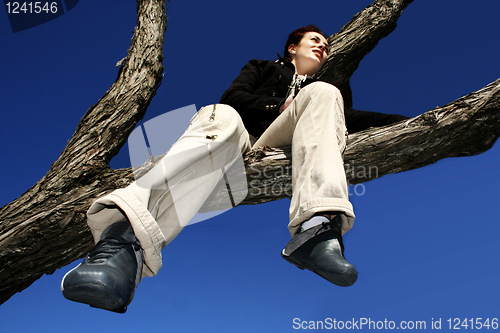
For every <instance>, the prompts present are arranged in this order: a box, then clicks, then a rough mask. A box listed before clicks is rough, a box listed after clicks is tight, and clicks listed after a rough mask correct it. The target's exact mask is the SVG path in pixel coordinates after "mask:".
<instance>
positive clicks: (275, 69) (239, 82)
mask: <svg viewBox="0 0 500 333" xmlns="http://www.w3.org/2000/svg"><path fill="white" fill-rule="evenodd" d="M294 73H295V67H294V65H293V64H292V63H291V62H290V61H288V60H286V59H283V58H281V57H279V56H278V60H276V61H274V62H273V61H268V60H257V59H253V60H250V61H249V62H248V63H247V64H246V65H245V67H243V69H242V70H241V72H240V74H239V75H238V77H236V79H235V80H234V81H233V83H231V85H230V86H229V88H228V89H227V90H226V91H225V92H224V94H223V95H222V97H221V99H220V103H222V104H228V105H230V106H232V107H233V108H235V109H236V111H238V113H239V114H240V116H241V118H242V119H243V123H244V124H245V127H246V129H247V130H248V132H249V133H250V134H252V135H253V136H255V137H259V136H260V135H261V134H262V133H263V132H264V130H265V129H266V128H267V126H269V124H271V122H273V120H274V119H276V117H278V115H279V107H280V106H281V104H282V103H283V102H284V99H285V96H286V94H287V91H288V85H289V84H290V83H291V81H292V78H293V75H294ZM344 111H345V118H346V126H347V131H348V132H349V133H354V132H359V131H362V130H364V129H367V128H369V127H379V126H384V125H388V124H392V123H395V122H398V121H400V120H403V119H407V118H408V117H405V116H401V115H395V114H385V113H378V112H367V111H359V110H353V109H346V110H344Z"/></svg>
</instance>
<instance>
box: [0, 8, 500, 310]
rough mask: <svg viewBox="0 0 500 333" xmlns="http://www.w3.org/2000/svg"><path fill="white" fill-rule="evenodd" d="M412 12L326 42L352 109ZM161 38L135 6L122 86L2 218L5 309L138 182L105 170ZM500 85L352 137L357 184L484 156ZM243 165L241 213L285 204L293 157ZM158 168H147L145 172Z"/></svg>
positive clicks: (146, 95) (377, 13)
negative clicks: (92, 217) (368, 72)
mask: <svg viewBox="0 0 500 333" xmlns="http://www.w3.org/2000/svg"><path fill="white" fill-rule="evenodd" d="M409 3H411V1H410V0H399V1H396V0H377V1H375V2H374V3H373V4H372V5H370V6H369V7H368V8H367V9H365V10H363V11H362V12H360V13H359V14H357V15H356V16H355V17H354V18H353V19H352V20H351V22H349V23H348V24H347V25H346V26H345V27H344V28H342V30H341V31H340V32H339V33H337V34H335V35H333V36H331V37H330V40H331V44H332V45H335V46H332V52H331V55H330V58H329V61H328V63H327V65H326V66H325V67H324V69H323V71H322V72H321V78H322V79H324V80H327V81H328V82H331V83H333V84H335V85H337V86H338V87H339V88H340V89H341V90H342V91H343V93H344V97H346V96H347V98H346V99H347V100H348V101H349V102H350V104H349V103H346V104H347V105H348V106H350V105H352V98H351V95H350V94H351V93H350V88H349V78H350V76H351V75H352V73H354V71H355V70H356V68H357V67H358V64H359V62H360V61H361V60H362V58H363V57H364V56H365V55H366V54H367V53H368V52H369V51H370V50H372V49H373V48H374V47H375V45H376V44H377V42H378V41H379V40H380V39H381V38H383V37H385V36H386V35H387V34H389V33H390V32H391V31H392V30H393V29H394V27H395V24H396V21H397V19H398V17H399V16H400V15H401V12H402V10H403V9H404V8H405V7H406V6H407V5H408V4H409ZM164 31H165V7H164V1H160V0H138V20H137V27H136V31H135V34H134V38H133V40H132V43H131V47H130V49H129V53H128V56H127V57H126V58H125V59H124V60H123V65H122V67H121V68H120V71H119V75H118V78H117V80H116V82H115V83H114V84H113V86H112V87H111V88H110V90H109V91H108V92H106V94H105V95H104V96H103V97H102V98H101V99H100V100H99V101H98V102H97V104H96V105H95V106H92V107H91V108H90V109H89V110H88V111H87V113H86V114H85V116H84V117H83V118H82V120H81V121H80V124H79V125H78V127H77V129H76V131H75V134H74V136H73V138H72V139H71V141H70V142H69V143H68V146H67V147H66V148H65V150H64V151H63V153H62V154H61V156H60V158H59V159H58V160H57V161H56V162H55V163H54V164H53V165H52V167H51V169H50V171H49V172H48V173H47V175H46V176H45V177H43V178H42V179H41V180H40V181H39V182H38V183H37V184H35V185H34V186H33V187H32V188H31V189H30V190H28V191H27V192H26V193H25V194H23V195H22V196H21V197H19V198H18V199H16V200H14V201H13V202H11V203H10V204H8V205H6V206H4V207H3V208H1V209H0V221H1V222H0V303H3V302H4V301H6V300H7V299H9V298H10V297H11V296H12V295H13V294H15V293H16V292H18V291H21V290H23V289H25V288H26V287H28V286H29V285H30V284H31V283H32V282H34V281H35V280H36V279H38V278H39V277H40V276H42V275H43V274H46V273H50V272H52V271H54V270H55V269H57V268H60V267H63V266H65V265H67V264H69V263H70V262H72V261H74V260H76V259H78V258H80V257H83V256H84V255H85V253H86V252H87V251H88V250H89V248H90V247H91V245H92V237H91V235H90V232H89V230H88V228H87V226H86V219H85V212H86V211H87V209H88V207H89V206H90V204H91V203H92V201H93V200H95V199H96V198H97V197H99V196H101V195H102V194H104V193H107V192H110V191H112V190H114V189H116V188H121V187H125V186H127V185H128V184H129V183H130V182H132V181H133V175H132V171H131V169H121V170H111V169H110V168H109V166H108V162H109V160H110V159H111V158H112V157H113V156H114V155H115V154H116V153H117V152H118V150H119V149H120V148H121V147H122V146H123V144H124V143H125V141H126V139H127V137H128V135H129V133H130V132H131V130H132V129H133V128H134V126H135V124H136V123H137V122H138V121H139V120H140V119H141V118H142V117H143V115H144V112H145V111H146V108H147V106H148V105H149V103H150V101H151V99H152V98H153V96H154V94H155V92H156V89H157V88H158V85H159V84H160V82H161V73H162V71H163V67H162V64H161V61H162V58H163V56H162V47H163V35H164ZM499 84H500V81H498V80H497V81H495V82H494V83H492V84H491V85H489V86H487V87H485V88H484V89H481V90H479V91H478V92H475V93H472V94H470V95H468V96H466V97H464V98H462V99H459V100H457V101H455V102H453V103H450V104H448V105H446V106H444V107H442V108H438V109H435V110H431V111H429V112H427V113H425V114H423V115H421V116H419V117H416V118H414V119H412V120H409V121H405V122H403V123H400V124H395V125H392V126H389V127H384V128H379V129H368V130H366V131H364V132H361V133H357V134H355V135H352V136H351V137H350V139H349V140H348V148H347V151H346V154H345V161H346V167H347V171H348V172H347V175H348V177H349V178H350V182H351V183H358V182H362V181H366V180H369V179H371V178H373V177H371V176H370V173H368V177H361V178H359V177H358V178H356V176H358V175H359V173H358V172H355V177H352V175H351V173H350V172H349V167H351V168H354V170H356V171H357V170H358V169H356V168H358V167H365V168H369V167H370V166H375V167H376V168H377V171H378V175H377V176H379V177H380V176H382V175H384V174H387V173H395V172H401V171H404V170H409V169H412V168H417V167H421V166H424V165H427V164H430V163H434V162H435V161H437V160H439V159H441V158H445V157H450V156H463V155H471V154H477V153H480V152H482V151H484V150H486V149H488V148H489V147H491V145H492V144H493V143H494V141H495V140H496V138H498V136H499V132H500V129H499V128H500V125H499V124H500V122H499V110H500V103H499V99H500V97H499V93H498V90H499ZM471 138H473V139H471ZM273 156H274V157H273ZM264 157H265V158H264ZM246 160H247V171H248V175H247V177H248V180H249V184H250V185H249V190H250V192H249V195H248V196H247V198H246V199H245V201H244V202H243V203H242V204H256V203H260V202H266V201H272V200H277V199H280V198H282V197H285V196H286V194H287V190H286V189H287V187H289V184H290V175H291V174H290V173H289V172H288V173H287V172H286V170H288V169H289V167H290V160H289V156H288V157H287V156H286V155H285V154H283V152H282V151H281V150H278V149H260V150H257V151H252V152H251V153H250V154H248V155H247V156H246ZM153 163H154V161H150V162H149V163H148V164H147V165H145V166H144V171H145V170H147V168H148V167H150V166H151V165H152V164H153ZM272 170H275V171H276V170H277V171H278V174H276V173H275V174H273V175H271V176H270V177H267V176H265V175H264V174H263V172H264V171H266V175H269V174H272ZM259 173H260V175H259ZM275 184H278V185H275ZM277 186H279V187H277ZM276 188H280V189H282V190H281V194H280V195H274V194H276V193H273V191H274V192H276Z"/></svg>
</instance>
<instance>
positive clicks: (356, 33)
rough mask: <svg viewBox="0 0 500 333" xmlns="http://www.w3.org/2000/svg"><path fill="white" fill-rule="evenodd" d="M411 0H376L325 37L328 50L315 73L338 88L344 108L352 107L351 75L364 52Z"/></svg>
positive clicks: (386, 32)
mask: <svg viewBox="0 0 500 333" xmlns="http://www.w3.org/2000/svg"><path fill="white" fill-rule="evenodd" d="M412 2H413V0H377V1H375V2H373V3H372V4H371V5H370V6H368V7H366V8H365V9H363V10H362V11H361V12H359V13H358V14H356V15H355V16H354V17H353V18H352V20H351V21H349V23H347V24H346V25H345V26H344V27H342V29H340V31H339V32H337V33H336V34H334V35H331V36H330V37H329V38H328V44H329V45H330V54H329V56H328V60H327V61H326V63H325V65H324V66H323V68H322V69H321V70H320V71H319V72H318V73H317V74H316V76H317V77H319V78H320V79H321V80H323V81H326V82H329V83H331V84H333V85H334V86H336V87H337V88H339V89H340V91H341V92H342V97H343V98H344V104H345V107H346V108H350V107H352V92H351V86H350V82H349V81H350V79H351V76H352V75H353V74H354V72H355V71H356V69H357V68H358V66H359V63H360V62H361V60H363V58H364V57H365V55H367V54H368V53H370V52H371V51H372V50H373V49H374V48H375V46H377V44H378V42H379V41H380V40H381V39H382V38H384V37H386V36H388V35H389V34H390V33H391V32H392V31H393V30H394V29H396V22H397V20H398V19H399V17H400V16H401V14H402V13H403V10H404V9H405V8H406V7H408V5H409V4H410V3H412Z"/></svg>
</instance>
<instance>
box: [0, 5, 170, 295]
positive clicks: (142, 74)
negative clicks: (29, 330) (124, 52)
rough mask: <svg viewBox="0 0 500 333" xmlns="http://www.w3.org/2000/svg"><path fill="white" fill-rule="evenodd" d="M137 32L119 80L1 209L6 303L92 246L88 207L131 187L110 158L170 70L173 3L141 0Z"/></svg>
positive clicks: (1, 278) (0, 272)
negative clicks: (168, 11)
mask: <svg viewBox="0 0 500 333" xmlns="http://www.w3.org/2000/svg"><path fill="white" fill-rule="evenodd" d="M137 13H138V19H137V26H136V29H135V34H134V37H133V39H132V42H131V47H130V49H129V51H128V56H127V58H126V59H124V61H123V66H122V67H121V68H120V70H119V74H118V78H117V79H116V81H115V83H114V84H113V85H112V87H111V88H110V89H109V90H108V91H107V92H106V93H105V94H104V96H103V97H102V98H101V99H100V100H99V101H98V102H97V104H96V105H93V106H92V107H90V109H89V110H88V111H87V113H86V114H85V115H84V116H83V118H82V120H81V121H80V123H79V124H78V127H77V128H76V131H75V133H74V135H73V137H72V138H71V140H70V142H69V143H68V145H67V146H66V148H65V149H64V151H63V152H62V154H61V156H60V157H59V158H58V160H57V161H56V162H54V163H53V164H52V167H51V169H50V170H49V172H48V173H47V175H45V176H44V177H43V178H42V179H41V180H40V181H38V182H37V184H35V185H34V186H33V187H32V188H31V189H29V190H28V191H27V192H26V193H24V194H23V195H22V196H21V197H19V198H18V199H17V200H15V201H13V202H11V203H10V204H8V205H6V206H4V207H3V208H2V209H1V210H0V221H1V224H0V303H2V302H4V301H5V300H7V299H8V298H9V297H11V296H12V295H13V294H14V293H16V292H18V291H21V290H23V289H25V288H26V287H28V286H29V285H30V284H31V283H33V281H35V280H36V279H38V278H39V277H40V276H42V275H43V274H44V273H49V272H51V271H54V270H55V269H57V268H59V267H62V266H64V265H67V264H69V263H70V262H72V261H73V260H75V259H76V258H78V257H82V256H83V255H84V253H85V252H86V251H87V249H88V247H89V246H90V245H91V243H92V240H91V236H90V234H89V232H88V229H87V227H86V218H85V211H86V210H87V208H88V207H89V206H90V204H91V202H92V200H93V199H94V198H95V197H97V196H99V194H101V193H103V192H105V191H108V190H110V189H112V188H119V187H123V186H126V184H127V183H128V182H127V181H126V180H124V179H123V178H121V176H122V174H123V172H115V171H112V170H111V169H110V168H109V167H108V162H109V160H110V159H111V158H112V157H113V156H114V155H116V153H117V152H118V151H119V149H120V148H121V147H122V146H123V145H124V144H125V142H126V140H127V138H128V136H129V134H130V132H131V131H132V130H133V128H134V127H135V125H136V124H137V122H138V121H139V120H140V119H141V118H142V117H143V116H144V114H145V112H146V109H147V107H148V105H149V103H150V102H151V99H152V98H153V96H154V95H155V93H156V90H157V88H158V86H159V85H160V82H161V78H162V72H163V65H162V60H163V53H162V49H163V38H164V33H165V29H166V19H165V3H164V1H162V0H139V1H138V7H137Z"/></svg>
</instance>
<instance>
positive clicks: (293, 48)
mask: <svg viewBox="0 0 500 333" xmlns="http://www.w3.org/2000/svg"><path fill="white" fill-rule="evenodd" d="M296 48H297V47H296V46H295V44H291V45H290V46H289V47H288V52H289V53H290V54H295V49H296Z"/></svg>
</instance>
